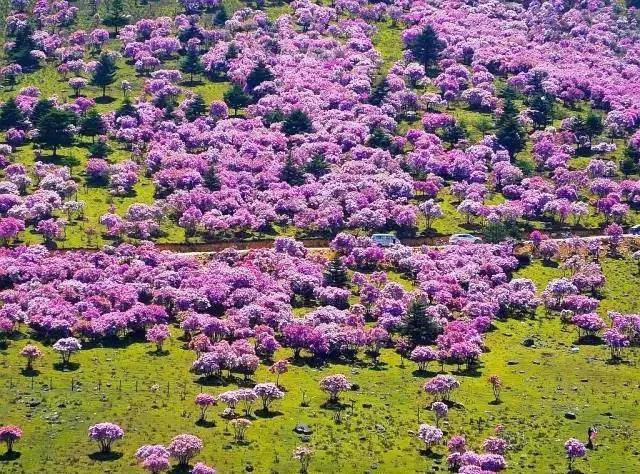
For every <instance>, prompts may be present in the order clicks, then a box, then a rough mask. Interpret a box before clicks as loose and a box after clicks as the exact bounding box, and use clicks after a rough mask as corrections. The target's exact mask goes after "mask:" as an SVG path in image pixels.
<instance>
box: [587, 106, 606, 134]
mask: <svg viewBox="0 0 640 474" xmlns="http://www.w3.org/2000/svg"><path fill="white" fill-rule="evenodd" d="M584 124H585V131H586V133H587V135H589V138H591V139H593V138H594V137H597V136H598V135H600V134H601V133H602V132H603V131H604V124H603V123H602V117H600V115H598V114H596V113H594V112H589V115H587V118H586V119H585V120H584Z"/></svg>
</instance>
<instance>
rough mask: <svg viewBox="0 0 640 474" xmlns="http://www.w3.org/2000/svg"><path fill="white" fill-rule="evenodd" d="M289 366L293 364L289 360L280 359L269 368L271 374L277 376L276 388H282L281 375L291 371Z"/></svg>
mask: <svg viewBox="0 0 640 474" xmlns="http://www.w3.org/2000/svg"><path fill="white" fill-rule="evenodd" d="M289 365H291V363H290V362H289V361H288V360H287V359H280V360H278V361H276V362H275V363H274V364H273V365H271V366H270V367H269V372H271V373H272V374H275V376H276V386H278V387H279V386H280V375H282V374H286V373H287V372H288V371H289Z"/></svg>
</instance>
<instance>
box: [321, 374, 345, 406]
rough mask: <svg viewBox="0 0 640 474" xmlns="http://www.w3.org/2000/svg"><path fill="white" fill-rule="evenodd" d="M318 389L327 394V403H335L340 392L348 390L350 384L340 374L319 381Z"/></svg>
mask: <svg viewBox="0 0 640 474" xmlns="http://www.w3.org/2000/svg"><path fill="white" fill-rule="evenodd" d="M320 389H321V390H322V391H324V392H327V393H328V394H329V403H336V402H337V401H338V397H339V396H340V392H346V391H347V390H350V389H351V384H350V383H349V380H347V377H345V376H344V375H342V374H335V375H327V376H326V377H324V378H323V379H322V380H320Z"/></svg>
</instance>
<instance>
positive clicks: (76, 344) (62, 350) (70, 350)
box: [53, 337, 82, 367]
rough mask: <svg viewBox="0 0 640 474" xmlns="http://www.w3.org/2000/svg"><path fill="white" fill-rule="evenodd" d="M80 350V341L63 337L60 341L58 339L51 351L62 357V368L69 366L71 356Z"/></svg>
mask: <svg viewBox="0 0 640 474" xmlns="http://www.w3.org/2000/svg"><path fill="white" fill-rule="evenodd" d="M80 349H82V344H80V341H79V340H78V339H76V338H75V337H64V338H62V339H58V341H56V343H55V344H54V345H53V350H54V351H56V352H58V353H59V354H60V357H62V366H63V367H66V366H68V365H69V361H70V360H71V355H72V354H74V353H76V352H78V351H79V350H80Z"/></svg>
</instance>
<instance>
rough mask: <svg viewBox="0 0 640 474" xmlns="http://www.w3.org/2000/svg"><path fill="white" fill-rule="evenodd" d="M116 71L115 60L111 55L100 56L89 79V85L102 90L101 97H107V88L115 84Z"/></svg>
mask: <svg viewBox="0 0 640 474" xmlns="http://www.w3.org/2000/svg"><path fill="white" fill-rule="evenodd" d="M116 70H117V67H116V61H115V58H114V57H113V56H112V55H111V54H107V53H103V54H101V55H100V59H99V60H98V64H97V65H96V69H95V70H94V71H93V76H92V77H91V85H94V86H97V87H101V88H102V97H106V95H107V86H109V85H111V84H113V83H114V82H115V80H116Z"/></svg>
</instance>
